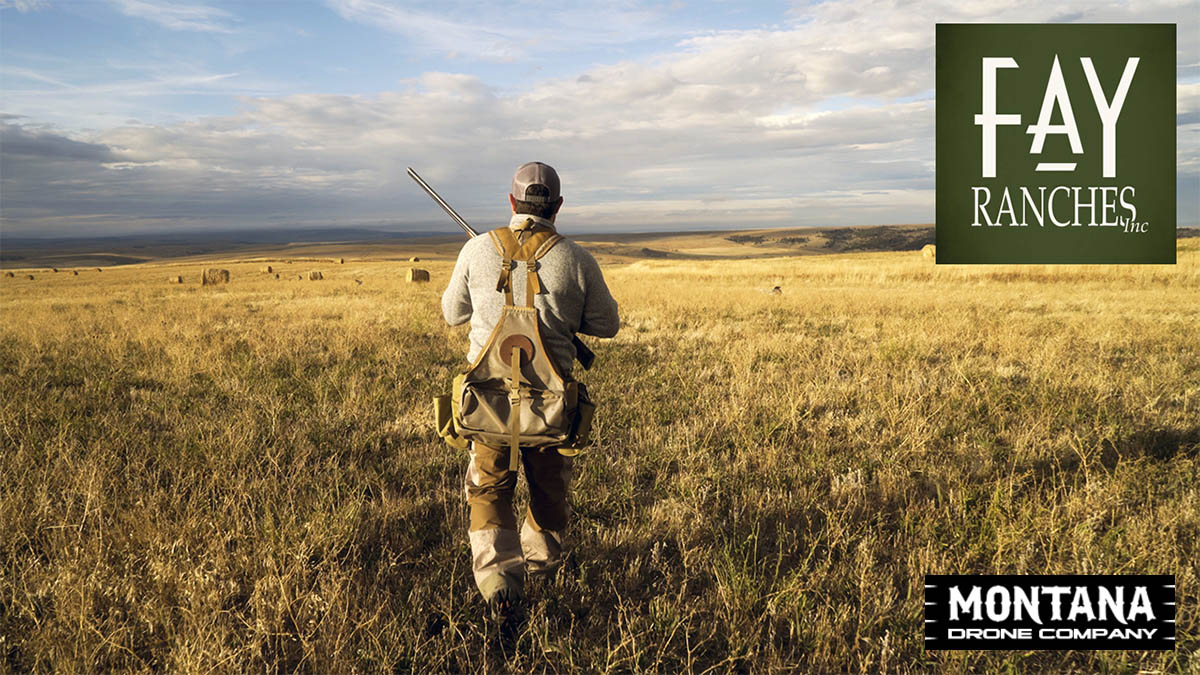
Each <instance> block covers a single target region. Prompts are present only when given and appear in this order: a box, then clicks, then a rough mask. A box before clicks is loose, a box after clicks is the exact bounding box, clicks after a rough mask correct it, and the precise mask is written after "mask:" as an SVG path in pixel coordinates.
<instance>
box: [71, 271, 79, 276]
mask: <svg viewBox="0 0 1200 675" xmlns="http://www.w3.org/2000/svg"><path fill="white" fill-rule="evenodd" d="M71 274H72V276H79V270H71Z"/></svg>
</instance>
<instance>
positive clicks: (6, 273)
mask: <svg viewBox="0 0 1200 675" xmlns="http://www.w3.org/2000/svg"><path fill="white" fill-rule="evenodd" d="M4 276H6V277H8V278H9V279H11V278H13V277H14V276H16V275H15V274H13V273H12V272H5V273H4Z"/></svg>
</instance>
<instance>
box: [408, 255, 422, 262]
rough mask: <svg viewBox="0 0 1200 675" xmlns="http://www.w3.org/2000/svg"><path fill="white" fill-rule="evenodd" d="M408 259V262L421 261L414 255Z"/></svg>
mask: <svg viewBox="0 0 1200 675" xmlns="http://www.w3.org/2000/svg"><path fill="white" fill-rule="evenodd" d="M408 261H409V262H421V259H420V258H418V257H417V256H415V255H414V256H413V257H411V258H409V259H408Z"/></svg>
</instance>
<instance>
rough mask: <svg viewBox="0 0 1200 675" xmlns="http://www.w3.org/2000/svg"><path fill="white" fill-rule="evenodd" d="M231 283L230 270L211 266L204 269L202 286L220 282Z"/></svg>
mask: <svg viewBox="0 0 1200 675" xmlns="http://www.w3.org/2000/svg"><path fill="white" fill-rule="evenodd" d="M227 283H229V270H222V269H217V268H215V267H209V268H208V269H206V270H204V276H203V277H201V279H200V285H202V286H217V285H220V284H227Z"/></svg>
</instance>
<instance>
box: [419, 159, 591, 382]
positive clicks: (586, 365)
mask: <svg viewBox="0 0 1200 675" xmlns="http://www.w3.org/2000/svg"><path fill="white" fill-rule="evenodd" d="M408 177H409V178H411V179H413V180H414V181H416V182H417V185H420V186H421V189H422V190H424V191H425V193H426V194H428V195H429V196H430V197H433V201H435V202H437V203H438V206H440V207H442V210H443V211H445V212H446V214H447V215H449V216H450V218H451V219H452V220H453V221H454V222H456V223H458V226H459V227H461V228H462V229H463V232H466V233H467V236H468V237H471V238H475V237H478V236H479V233H478V232H476V231H475V230H474V229H473V228H472V227H471V226H470V225H468V224H467V221H466V220H465V219H464V218H463V217H462V216H460V215H458V211H455V210H454V207H453V206H450V205H449V204H447V203H446V200H445V199H442V196H441V195H439V194H438V193H437V191H436V190H434V189H433V188H432V187H430V186H429V183H426V182H425V179H424V178H421V177H420V176H418V175H417V172H416V171H413V168H412V167H411V166H410V167H408ZM571 344H573V345H575V359H576V360H577V361H579V365H581V366H583V369H584V370H590V369H591V367H592V363H594V362H595V361H596V354H595V353H594V352H592V350H590V349H588V347H587V345H585V344H583V340H580V339H579V336H578V335H572V336H571Z"/></svg>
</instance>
